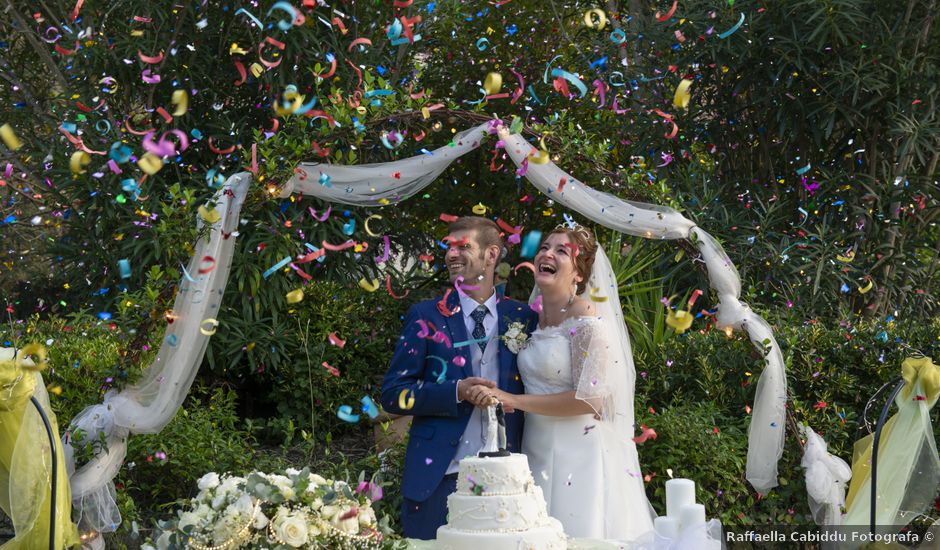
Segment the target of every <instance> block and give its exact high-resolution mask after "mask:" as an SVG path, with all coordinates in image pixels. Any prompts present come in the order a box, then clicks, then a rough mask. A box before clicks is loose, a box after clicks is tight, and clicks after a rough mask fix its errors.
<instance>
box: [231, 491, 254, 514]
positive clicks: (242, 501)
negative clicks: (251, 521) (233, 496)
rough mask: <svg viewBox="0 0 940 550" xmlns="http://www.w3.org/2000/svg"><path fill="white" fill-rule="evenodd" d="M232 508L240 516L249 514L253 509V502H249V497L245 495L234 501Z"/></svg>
mask: <svg viewBox="0 0 940 550" xmlns="http://www.w3.org/2000/svg"><path fill="white" fill-rule="evenodd" d="M232 506H233V507H234V508H235V509H236V510H238V514H239V515H242V516H247V515H249V514H251V512H252V510H254V508H255V505H254V502H252V500H251V495H246V494H243V495H242V496H240V497H238V500H236V501H235V503H234V504H232Z"/></svg>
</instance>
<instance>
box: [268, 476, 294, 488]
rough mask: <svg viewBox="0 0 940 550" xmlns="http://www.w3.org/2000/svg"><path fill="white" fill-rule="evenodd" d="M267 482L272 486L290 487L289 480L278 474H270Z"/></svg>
mask: <svg viewBox="0 0 940 550" xmlns="http://www.w3.org/2000/svg"><path fill="white" fill-rule="evenodd" d="M268 481H270V482H271V483H272V484H273V485H287V486H288V487H289V486H290V485H291V481H290V478H289V477H287V476H282V475H280V474H272V475H270V476H268Z"/></svg>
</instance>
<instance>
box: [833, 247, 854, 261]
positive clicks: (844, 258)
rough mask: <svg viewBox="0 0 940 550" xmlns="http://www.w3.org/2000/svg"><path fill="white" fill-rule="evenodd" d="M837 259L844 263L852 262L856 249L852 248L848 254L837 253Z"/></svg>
mask: <svg viewBox="0 0 940 550" xmlns="http://www.w3.org/2000/svg"><path fill="white" fill-rule="evenodd" d="M836 259H837V260H839V261H840V262H842V263H844V264H848V263H852V260H854V259H855V251H854V250H850V251H849V252H848V253H847V254H845V255H842V254H836Z"/></svg>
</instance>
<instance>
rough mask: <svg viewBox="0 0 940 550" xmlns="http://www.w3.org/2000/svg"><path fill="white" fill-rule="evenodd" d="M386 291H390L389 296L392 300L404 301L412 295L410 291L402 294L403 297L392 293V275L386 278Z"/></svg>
mask: <svg viewBox="0 0 940 550" xmlns="http://www.w3.org/2000/svg"><path fill="white" fill-rule="evenodd" d="M385 290H387V291H388V294H389V296H391V297H392V298H395V299H396V300H402V299H404V298H407V297H408V295H409V294H411V291H410V290H406V291H405V293H404V294H402V295H401V296H399V295H397V294H395V293H394V292H393V291H392V276H391V275H386V276H385Z"/></svg>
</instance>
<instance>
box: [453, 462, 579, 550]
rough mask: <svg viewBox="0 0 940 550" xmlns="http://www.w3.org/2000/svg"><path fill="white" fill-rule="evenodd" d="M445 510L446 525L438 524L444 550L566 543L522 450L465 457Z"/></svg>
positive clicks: (525, 548) (523, 549) (514, 549)
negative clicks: (455, 488)
mask: <svg viewBox="0 0 940 550" xmlns="http://www.w3.org/2000/svg"><path fill="white" fill-rule="evenodd" d="M447 510H448V511H447V525H444V526H442V527H440V528H439V529H438V530H437V543H438V544H437V546H438V548H441V549H442V550H483V549H486V550H555V549H564V548H567V542H566V540H567V539H566V537H565V533H564V530H563V529H562V527H561V522H559V521H558V520H557V519H555V518H552V517H549V515H548V512H547V507H546V505H545V498H544V497H543V496H542V490H541V489H540V488H539V487H538V486H537V485H536V484H535V480H533V479H532V472H531V471H530V470H529V460H528V459H527V458H526V456H525V455H522V454H511V455H509V456H499V457H482V458H481V457H467V458H465V459H463V460H461V461H460V470H459V472H458V475H457V491H456V492H455V493H453V494H452V495H450V496H449V497H447Z"/></svg>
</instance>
